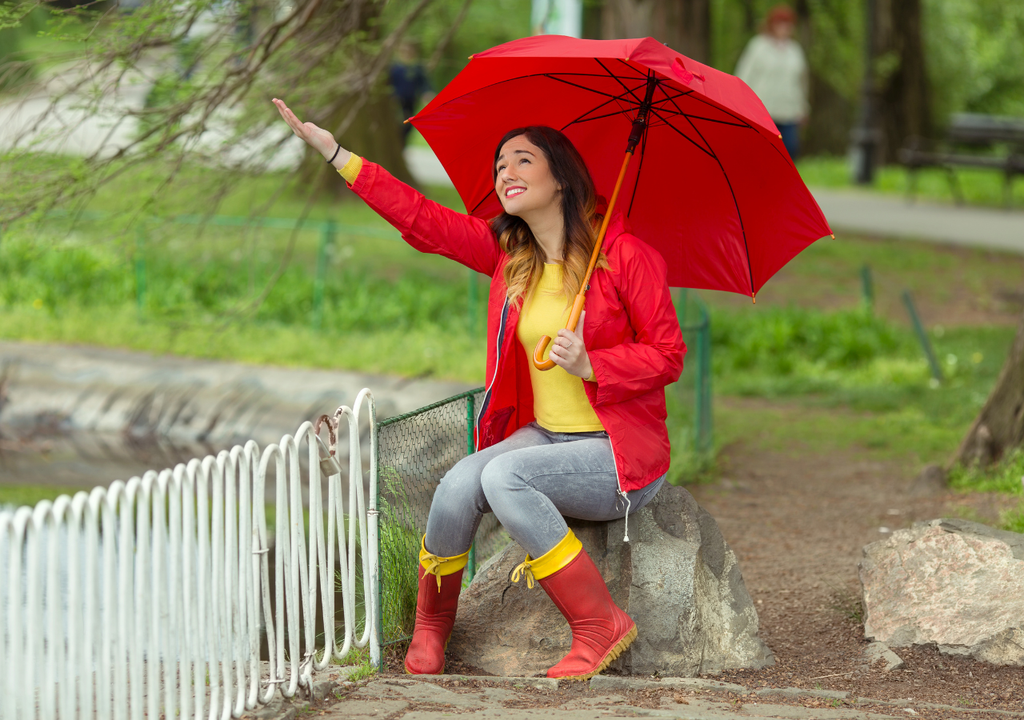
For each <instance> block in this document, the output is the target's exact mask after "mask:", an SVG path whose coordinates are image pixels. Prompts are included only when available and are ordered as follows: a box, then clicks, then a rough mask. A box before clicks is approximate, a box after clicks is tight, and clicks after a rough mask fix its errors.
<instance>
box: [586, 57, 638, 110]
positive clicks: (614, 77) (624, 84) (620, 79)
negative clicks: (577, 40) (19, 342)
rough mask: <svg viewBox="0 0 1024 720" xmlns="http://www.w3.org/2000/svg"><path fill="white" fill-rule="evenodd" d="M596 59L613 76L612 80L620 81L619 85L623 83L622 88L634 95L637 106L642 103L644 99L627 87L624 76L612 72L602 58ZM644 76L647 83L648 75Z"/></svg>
mask: <svg viewBox="0 0 1024 720" xmlns="http://www.w3.org/2000/svg"><path fill="white" fill-rule="evenodd" d="M594 60H596V61H597V64H598V65H600V66H601V67H602V68H604V71H605V72H606V73H608V77H610V78H611V79H612V80H614V81H615V82H617V83H618V84H619V85H621V86H622V89H623V90H625V91H626V92H628V93H629V94H630V95H632V96H633V99H634V100H636V104H637V106H639V105H640V104H641V103H642V101H641V100H640V98H638V97H637V96H636V94H635V93H634V92H633V91H632V90H630V89H629V88H628V87H626V83H624V82H623V81H622V78H620V77H619V76H618V75H616V74H615V73H613V72H612V71H611V70H609V69H608V67H607V66H606V65H605V64H604V63H603V62H601V58H594ZM627 67H629V65H628V63H627ZM642 77H643V80H644V83H645V84H646V82H647V76H646V75H644V76H642ZM637 79H639V78H637ZM637 89H638V90H639V89H640V88H639V87H638V88H637Z"/></svg>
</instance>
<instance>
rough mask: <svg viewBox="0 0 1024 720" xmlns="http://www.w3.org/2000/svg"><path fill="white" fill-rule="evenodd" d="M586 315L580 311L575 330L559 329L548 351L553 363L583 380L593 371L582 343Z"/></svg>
mask: <svg viewBox="0 0 1024 720" xmlns="http://www.w3.org/2000/svg"><path fill="white" fill-rule="evenodd" d="M586 317H587V312H586V310H584V311H583V312H582V313H580V321H579V322H578V323H576V332H569V331H568V330H566V329H565V328H562V329H561V330H559V331H558V337H556V338H555V340H554V342H552V343H551V350H550V352H549V353H548V357H549V358H551V360H552V361H553V362H554V363H555V365H557V366H558V367H560V368H563V369H564V370H565V371H566V372H567V373H569V374H570V375H575V376H576V377H581V378H583V379H584V380H586V379H587V378H588V377H590V375H591V373H593V372H594V369H593V367H592V366H591V365H590V358H589V357H588V356H587V346H586V345H585V344H584V343H583V321H584V320H585V319H586Z"/></svg>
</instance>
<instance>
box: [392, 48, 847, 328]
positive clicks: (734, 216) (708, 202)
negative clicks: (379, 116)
mask: <svg viewBox="0 0 1024 720" xmlns="http://www.w3.org/2000/svg"><path fill="white" fill-rule="evenodd" d="M410 122H411V123H412V124H413V125H414V126H415V127H416V129H417V130H419V131H420V133H421V134H422V135H423V137H424V138H425V139H426V141H427V142H428V143H429V144H430V147H431V148H432V149H433V150H434V153H435V154H436V155H437V157H438V159H439V160H440V161H441V163H442V164H443V165H444V167H445V170H446V171H447V172H448V176H449V177H450V178H451V179H452V182H453V183H454V184H455V188H456V189H457V190H458V192H459V195H460V196H461V197H462V200H463V202H464V203H465V204H466V208H467V210H468V211H469V212H470V213H471V214H472V215H475V216H477V217H481V218H485V219H489V218H492V217H495V216H497V215H498V214H500V213H501V204H500V203H499V201H498V198H497V196H496V195H495V194H494V183H493V180H492V175H491V163H492V161H493V159H494V147H495V145H496V144H497V142H498V141H499V140H500V139H501V137H502V136H503V135H504V134H505V133H506V132H507V131H508V130H510V129H512V128H514V127H521V126H526V125H548V126H551V127H555V128H558V129H560V130H561V131H562V132H564V133H565V134H566V136H568V138H569V139H570V140H571V141H572V142H573V144H574V145H575V146H576V148H577V149H578V150H579V151H580V154H581V155H582V156H583V158H584V160H585V161H586V163H587V167H588V168H589V170H590V173H591V175H592V176H593V178H594V182H595V184H596V186H597V191H598V193H599V194H602V195H604V196H605V197H606V198H611V201H610V202H609V205H610V206H612V205H614V204H615V200H614V198H615V195H617V194H619V193H618V189H619V185H621V187H622V193H621V198H620V200H619V205H618V207H619V209H620V210H622V212H623V213H624V214H625V215H626V217H627V226H628V227H629V228H630V229H631V230H632V232H633V233H634V234H636V235H637V236H638V237H640V238H641V239H642V240H644V241H645V242H647V243H648V244H650V245H652V246H653V247H655V248H656V249H657V250H658V251H659V252H661V254H662V256H664V258H665V261H666V263H667V264H668V268H669V270H668V279H669V284H670V285H672V286H677V287H688V288H703V289H710V290H728V291H730V292H736V293H741V294H744V295H750V296H751V297H754V296H755V295H756V293H757V291H758V290H759V289H760V288H761V286H762V285H764V283H765V282H766V281H767V280H768V279H769V278H770V277H771V276H772V275H774V274H775V273H776V272H778V270H779V269H780V268H781V267H782V266H783V265H785V264H786V263H787V262H789V261H790V260H791V259H792V258H793V257H795V256H796V255H797V253H799V252H800V251H801V250H803V249H804V248H805V247H807V246H808V245H810V244H811V243H812V242H814V241H815V240H817V239H819V238H821V237H824V236H825V235H829V234H830V233H831V230H830V229H829V226H828V223H827V222H826V220H825V216H824V215H823V214H822V212H821V210H820V209H819V208H818V204H817V203H816V202H815V201H814V198H813V197H812V196H811V194H810V192H809V191H808V190H807V187H806V186H805V185H804V183H803V181H802V180H801V179H800V175H799V174H798V173H797V171H796V168H795V167H794V165H793V162H792V160H790V158H789V155H788V154H787V152H786V149H785V146H784V145H783V144H782V139H781V136H780V135H779V132H778V129H777V128H776V127H775V124H774V123H773V122H772V120H771V118H770V117H769V115H768V112H767V111H766V110H765V108H764V105H763V104H762V103H761V101H760V100H759V99H758V98H757V96H756V95H755V94H754V92H753V91H752V90H751V89H750V88H748V87H747V86H746V85H745V84H744V83H743V81H742V80H740V79H739V78H736V77H734V76H732V75H728V74H726V73H723V72H719V71H718V70H715V69H714V68H710V67H707V66H706V65H702V64H700V63H698V62H696V61H694V60H690V59H689V58H687V57H685V56H683V55H680V54H679V53H677V52H675V51H674V50H672V49H670V48H668V47H667V46H665V45H663V44H662V43H660V42H658V41H657V40H654V39H653V38H642V39H631V40H578V39H575V38H569V37H563V36H559V35H540V36H535V37H529V38H523V39H522V40H515V41H513V42H509V43H505V44H504V45H499V46H497V47H494V48H491V49H490V50H486V51H484V52H481V53H477V54H476V55H474V56H472V58H471V59H470V62H469V64H468V65H467V66H466V68H465V69H463V71H462V72H460V73H459V74H458V76H457V77H456V78H455V79H454V80H452V81H451V82H450V83H449V84H448V85H447V86H446V87H445V88H444V89H443V90H441V92H439V93H438V94H437V95H436V96H435V97H434V99H433V100H432V101H431V102H430V103H429V104H428V105H427V106H426V107H425V108H424V109H423V110H422V111H421V112H420V113H418V114H417V115H416V116H415V117H413V118H411V119H410ZM627 138H628V139H629V143H628V147H627ZM620 143H621V144H620ZM624 150H626V151H627V152H626V156H625V159H624V158H623V151H624ZM634 150H635V152H634ZM634 154H635V156H636V159H635V160H634V161H632V162H630V157H632V156H633V155H634ZM617 181H618V182H617ZM610 215H611V212H608V213H606V217H608V216H610ZM602 230H603V228H602ZM602 238H603V232H602ZM596 254H597V250H595V259H596ZM588 277H589V276H588ZM578 305H579V306H580V309H582V296H581V297H580V298H578ZM572 316H575V317H571V318H570V328H571V329H574V328H575V324H576V323H575V321H576V318H578V312H573V313H572Z"/></svg>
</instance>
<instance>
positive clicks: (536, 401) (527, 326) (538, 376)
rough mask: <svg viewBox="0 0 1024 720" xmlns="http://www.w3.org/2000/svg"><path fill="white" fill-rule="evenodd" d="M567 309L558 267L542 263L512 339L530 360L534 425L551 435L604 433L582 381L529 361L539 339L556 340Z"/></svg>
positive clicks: (567, 316)
mask: <svg viewBox="0 0 1024 720" xmlns="http://www.w3.org/2000/svg"><path fill="white" fill-rule="evenodd" d="M571 309H572V308H571V306H570V305H569V304H567V303H566V301H565V292H564V291H563V290H562V266H561V265H558V264H555V263H552V264H545V265H544V274H543V275H541V277H540V281H539V282H538V283H537V287H536V289H534V291H533V292H532V293H531V294H530V298H529V299H528V300H527V301H526V302H525V303H523V311H522V313H521V314H520V316H519V327H517V328H516V336H517V337H518V338H519V342H521V343H522V344H523V347H524V348H526V352H527V355H529V356H530V358H531V360H530V363H529V365H530V381H531V382H532V383H533V414H534V416H535V417H536V418H537V423H538V424H539V425H540V426H541V427H543V428H545V429H546V430H550V431H552V432H596V431H598V430H604V426H603V425H602V424H601V421H600V420H599V419H598V417H597V414H596V413H595V412H594V408H593V407H591V405H590V401H589V400H588V399H587V393H586V392H585V391H584V390H583V380H582V379H581V378H578V377H576V376H575V375H570V374H569V373H567V372H566V371H565V370H564V369H562V368H560V367H558V366H555V367H553V368H551V369H550V370H547V371H542V370H538V369H537V368H536V366H535V365H534V364H533V360H532V358H533V349H534V348H535V347H537V343H538V342H539V341H540V339H541V336H543V335H547V336H548V337H550V338H552V339H554V338H556V337H557V336H558V331H559V329H560V328H563V327H565V323H566V322H568V320H569V311H570V310H571ZM548 347H549V348H550V347H551V346H550V345H549V346H548ZM545 359H546V358H545Z"/></svg>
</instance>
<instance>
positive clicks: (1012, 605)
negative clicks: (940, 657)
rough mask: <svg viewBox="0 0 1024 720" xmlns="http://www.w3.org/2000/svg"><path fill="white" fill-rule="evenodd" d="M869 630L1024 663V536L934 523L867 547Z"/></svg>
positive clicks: (905, 641)
mask: <svg viewBox="0 0 1024 720" xmlns="http://www.w3.org/2000/svg"><path fill="white" fill-rule="evenodd" d="M860 581H861V586H862V588H863V592H864V610H865V619H864V634H865V636H866V637H867V638H868V639H869V640H877V641H879V642H884V643H886V644H887V645H889V646H892V647H906V646H909V645H924V644H935V645H937V646H938V648H939V650H940V651H941V652H944V653H947V654H950V655H969V656H971V657H973V658H975V659H977V660H982V661H985V662H989V663H993V664H995V665H1024V535H1020V534H1018V533H1012V532H1006V531H1004V530H996V529H993V528H990V527H987V526H985V525H981V524H980V523H975V522H971V521H969V520H949V519H947V520H932V521H930V522H924V523H915V524H914V526H913V527H911V528H910V529H908V530H898V531H896V532H894V533H893V534H892V535H891V536H890V537H888V538H886V539H885V540H880V541H878V542H875V543H871V544H870V545H867V546H866V547H865V548H864V558H863V559H862V560H861V563H860Z"/></svg>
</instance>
